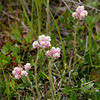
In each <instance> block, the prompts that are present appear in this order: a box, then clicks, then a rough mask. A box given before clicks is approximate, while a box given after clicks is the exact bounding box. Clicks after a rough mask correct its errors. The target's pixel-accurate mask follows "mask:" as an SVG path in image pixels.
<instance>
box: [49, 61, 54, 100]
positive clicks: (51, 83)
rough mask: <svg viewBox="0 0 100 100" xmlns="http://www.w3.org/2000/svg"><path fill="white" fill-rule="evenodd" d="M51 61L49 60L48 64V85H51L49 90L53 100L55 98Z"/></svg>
mask: <svg viewBox="0 0 100 100" xmlns="http://www.w3.org/2000/svg"><path fill="white" fill-rule="evenodd" d="M51 62H52V61H49V64H48V71H49V82H50V87H51V92H52V98H53V100H55V97H54V84H53V80H52V66H51Z"/></svg>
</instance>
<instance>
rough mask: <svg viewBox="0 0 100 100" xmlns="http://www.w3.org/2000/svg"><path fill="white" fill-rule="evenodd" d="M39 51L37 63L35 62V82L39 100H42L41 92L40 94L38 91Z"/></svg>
mask: <svg viewBox="0 0 100 100" xmlns="http://www.w3.org/2000/svg"><path fill="white" fill-rule="evenodd" d="M39 53H40V52H39V49H38V53H37V58H36V61H35V77H34V80H35V84H36V90H37V94H38V97H39V100H40V92H39V89H38V83H37V61H38V58H39Z"/></svg>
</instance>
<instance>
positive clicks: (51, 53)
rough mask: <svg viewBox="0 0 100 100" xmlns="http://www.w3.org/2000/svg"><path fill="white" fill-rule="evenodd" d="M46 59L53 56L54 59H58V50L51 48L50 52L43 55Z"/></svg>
mask: <svg viewBox="0 0 100 100" xmlns="http://www.w3.org/2000/svg"><path fill="white" fill-rule="evenodd" d="M45 55H46V56H47V57H51V56H53V57H54V58H59V57H60V48H55V47H52V48H51V50H50V51H49V50H48V51H46V54H45Z"/></svg>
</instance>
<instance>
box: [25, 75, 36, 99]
mask: <svg viewBox="0 0 100 100" xmlns="http://www.w3.org/2000/svg"><path fill="white" fill-rule="evenodd" d="M27 80H28V82H29V84H30V85H31V91H32V92H33V96H34V100H36V95H35V92H34V89H33V87H32V82H31V81H30V79H29V77H28V76H27Z"/></svg>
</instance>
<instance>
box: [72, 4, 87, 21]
mask: <svg viewBox="0 0 100 100" xmlns="http://www.w3.org/2000/svg"><path fill="white" fill-rule="evenodd" d="M87 15H88V12H87V11H86V10H84V6H78V7H77V9H76V12H73V13H72V17H74V19H78V18H79V19H80V20H83V19H84V18H85V17H86V16H87Z"/></svg>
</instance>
